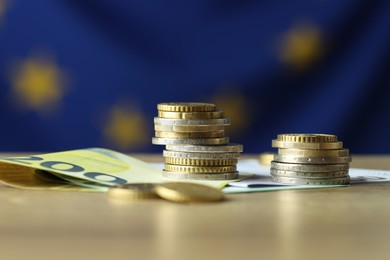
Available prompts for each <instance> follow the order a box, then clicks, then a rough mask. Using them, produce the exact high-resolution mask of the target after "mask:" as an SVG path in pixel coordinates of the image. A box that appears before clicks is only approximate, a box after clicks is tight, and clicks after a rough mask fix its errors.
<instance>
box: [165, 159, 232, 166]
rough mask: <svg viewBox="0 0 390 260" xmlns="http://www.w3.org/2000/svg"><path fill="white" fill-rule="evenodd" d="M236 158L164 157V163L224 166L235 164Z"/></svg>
mask: <svg viewBox="0 0 390 260" xmlns="http://www.w3.org/2000/svg"><path fill="white" fill-rule="evenodd" d="M237 161H238V160H237V159H191V158H175V157H166V158H165V163H167V164H176V165H190V166H225V165H236V164H237Z"/></svg>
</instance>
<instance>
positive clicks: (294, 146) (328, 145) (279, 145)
mask: <svg viewBox="0 0 390 260" xmlns="http://www.w3.org/2000/svg"><path fill="white" fill-rule="evenodd" d="M272 147H275V148H289V149H317V150H318V149H341V148H343V143H342V142H331V143H320V142H318V143H298V142H284V141H279V140H272Z"/></svg>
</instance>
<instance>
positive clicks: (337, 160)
mask: <svg viewBox="0 0 390 260" xmlns="http://www.w3.org/2000/svg"><path fill="white" fill-rule="evenodd" d="M274 161H276V162H284V163H301V164H342V163H350V162H351V161H352V157H351V156H344V157H339V156H330V157H312V156H309V157H301V156H291V155H281V154H275V155H274Z"/></svg>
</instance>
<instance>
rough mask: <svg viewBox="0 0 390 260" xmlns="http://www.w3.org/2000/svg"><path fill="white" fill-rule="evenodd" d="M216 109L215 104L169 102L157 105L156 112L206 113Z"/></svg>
mask: <svg viewBox="0 0 390 260" xmlns="http://www.w3.org/2000/svg"><path fill="white" fill-rule="evenodd" d="M216 108H217V106H216V105H215V104H210V103H199V102H169V103H160V104H158V105H157V110H159V111H171V112H208V111H215V109H216Z"/></svg>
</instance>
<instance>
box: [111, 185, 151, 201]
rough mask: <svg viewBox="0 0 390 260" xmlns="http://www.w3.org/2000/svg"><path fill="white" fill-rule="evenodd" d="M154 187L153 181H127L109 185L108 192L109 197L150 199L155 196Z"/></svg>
mask: <svg viewBox="0 0 390 260" xmlns="http://www.w3.org/2000/svg"><path fill="white" fill-rule="evenodd" d="M155 187H156V185H155V184H153V183H128V184H122V185H117V186H113V187H111V188H110V189H109V190H108V194H109V195H110V197H111V198H115V199H123V200H126V199H130V200H139V199H151V198H157V195H156V192H155Z"/></svg>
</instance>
